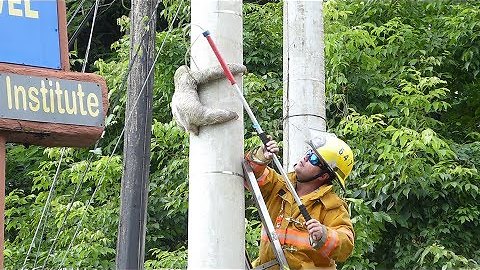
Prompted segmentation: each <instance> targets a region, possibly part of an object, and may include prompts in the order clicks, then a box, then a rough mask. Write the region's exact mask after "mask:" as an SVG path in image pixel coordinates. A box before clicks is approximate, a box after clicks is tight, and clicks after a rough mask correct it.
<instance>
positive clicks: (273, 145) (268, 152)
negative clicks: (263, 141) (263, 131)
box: [262, 135, 280, 160]
mask: <svg viewBox="0 0 480 270" xmlns="http://www.w3.org/2000/svg"><path fill="white" fill-rule="evenodd" d="M267 138H269V139H270V141H268V142H267V147H266V148H265V146H263V147H262V148H263V156H264V157H265V159H268V160H270V159H272V158H273V154H277V153H278V152H279V151H280V148H278V144H277V142H276V141H275V140H272V136H270V135H269V136H267Z"/></svg>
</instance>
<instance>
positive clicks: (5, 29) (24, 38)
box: [0, 0, 62, 69]
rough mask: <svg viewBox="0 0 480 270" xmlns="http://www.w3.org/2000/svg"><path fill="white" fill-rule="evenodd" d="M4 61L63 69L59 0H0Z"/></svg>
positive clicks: (0, 47)
mask: <svg viewBox="0 0 480 270" xmlns="http://www.w3.org/2000/svg"><path fill="white" fill-rule="evenodd" d="M0 40H1V42H0V62H4V63H11V64H18V65H27V66H35V67H43V68H51V69H61V68H62V65H61V60H60V35H59V28H58V11H57V1H56V0H0Z"/></svg>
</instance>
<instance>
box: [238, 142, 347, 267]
mask: <svg viewBox="0 0 480 270" xmlns="http://www.w3.org/2000/svg"><path fill="white" fill-rule="evenodd" d="M307 143H308V146H309V150H308V151H307V152H306V153H305V155H304V156H303V157H302V158H301V159H300V160H299V161H298V162H297V163H296V164H295V165H294V172H290V173H288V177H289V179H290V181H291V182H292V184H293V186H294V187H295V190H296V192H297V194H298V196H299V197H300V199H301V201H302V202H303V204H304V205H305V207H306V209H307V211H308V213H309V214H310V216H311V217H312V219H310V220H309V221H307V222H305V219H304V218H303V216H302V215H301V214H300V210H299V208H298V206H297V205H296V204H295V201H294V198H293V195H292V194H291V193H290V192H289V191H288V188H287V186H286V184H285V183H284V182H283V179H282V177H281V175H279V174H278V173H276V172H275V170H273V169H272V168H270V167H267V165H268V164H269V163H270V161H271V159H272V157H273V154H276V153H278V152H279V147H278V145H277V142H276V141H274V140H270V141H269V142H268V143H267V144H266V148H265V147H264V146H260V147H257V148H255V149H253V150H252V151H249V152H247V154H246V156H245V158H246V160H247V161H248V162H249V163H250V166H251V167H252V169H253V172H254V174H255V176H256V178H257V181H258V185H259V187H260V190H261V192H262V195H263V197H264V200H265V204H266V206H267V208H268V211H269V214H270V218H271V219H272V221H273V225H274V227H275V230H276V233H277V236H278V238H279V240H280V243H281V244H282V248H283V251H284V253H285V257H286V259H287V262H288V265H289V267H290V269H336V262H343V261H345V260H346V259H347V258H348V257H349V256H350V254H351V253H352V250H353V245H354V230H353V225H352V222H351V220H350V216H349V213H348V211H347V205H346V203H345V202H344V201H343V200H342V199H341V198H340V197H338V196H337V195H336V193H335V192H334V189H333V185H332V184H333V181H338V182H339V183H340V185H341V187H342V188H343V189H345V179H346V178H347V176H348V175H349V174H350V172H351V170H352V167H353V153H352V150H351V149H350V147H349V146H348V145H347V144H346V143H345V142H344V141H342V140H340V139H338V138H337V137H336V136H334V135H333V134H331V133H322V135H321V136H319V137H316V138H314V139H312V140H310V141H308V142H307ZM274 259H275V254H274V253H273V249H272V248H271V244H270V242H269V240H268V236H267V234H266V232H265V228H262V236H261V240H260V251H259V258H258V259H257V260H255V261H254V265H255V266H259V265H262V264H265V263H268V262H270V261H271V260H274Z"/></svg>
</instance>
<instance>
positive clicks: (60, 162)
mask: <svg viewBox="0 0 480 270" xmlns="http://www.w3.org/2000/svg"><path fill="white" fill-rule="evenodd" d="M61 152H62V154H61V156H60V161H59V166H57V171H56V173H55V177H54V178H53V182H52V186H51V187H50V191H49V192H48V197H47V202H46V203H45V206H44V207H43V211H42V215H41V217H40V221H39V222H38V226H37V229H36V230H35V234H34V235H33V239H32V243H31V244H30V247H29V248H28V252H27V256H25V261H24V262H23V266H22V270H23V269H25V265H26V264H27V260H28V256H29V255H30V252H31V251H32V247H33V244H34V243H35V238H36V237H37V234H38V230H39V229H40V225H41V224H42V220H43V217H44V216H45V213H46V211H47V207H48V205H49V204H50V200H51V199H52V194H53V191H54V190H55V184H56V183H57V178H58V174H59V172H60V164H62V160H63V155H64V154H65V147H64V148H62V151H61ZM40 243H41V239H40ZM39 245H40V244H39Z"/></svg>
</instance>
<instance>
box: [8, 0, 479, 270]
mask: <svg viewBox="0 0 480 270" xmlns="http://www.w3.org/2000/svg"><path fill="white" fill-rule="evenodd" d="M87 2H88V3H90V4H92V3H93V2H94V1H87ZM114 2H115V1H114ZM180 2H181V1H174V0H168V1H162V5H164V7H162V11H161V12H160V14H159V15H160V16H159V18H158V21H159V29H161V31H159V32H158V33H157V35H156V42H157V49H158V51H159V52H160V55H159V58H158V59H159V60H158V62H157V64H156V66H155V71H154V77H155V82H154V104H153V112H154V121H153V124H152V139H151V150H152V155H151V167H150V186H149V188H150V190H149V201H148V222H147V233H146V262H145V267H146V268H147V269H158V268H185V267H186V264H187V259H186V258H187V243H188V241H187V209H188V181H187V178H188V149H189V141H188V134H187V133H185V132H184V131H182V130H180V129H179V128H178V127H176V126H175V124H174V123H173V121H172V116H171V113H170V108H169V103H170V101H171V97H172V94H173V91H174V86H173V74H174V72H175V70H176V68H177V67H178V66H180V65H182V64H188V58H189V57H188V47H189V42H190V41H189V40H190V39H189V33H188V31H189V26H188V25H187V24H186V23H188V21H189V12H190V11H189V3H188V1H186V2H184V3H182V7H181V9H180V12H179V16H178V17H177V19H176V20H174V19H173V18H174V17H175V14H176V12H177V9H178V7H179V5H180ZM260 2H262V3H258V1H246V2H245V3H244V14H243V15H244V53H245V56H244V59H245V64H246V66H247V67H248V70H249V73H248V74H247V75H245V76H244V91H245V95H246V99H247V101H248V102H249V104H250V105H251V107H252V109H253V110H254V113H255V114H256V116H257V117H258V119H259V120H260V124H261V126H262V128H263V129H264V130H265V131H266V132H268V133H269V134H272V135H273V137H274V138H276V139H277V140H279V141H280V140H281V139H282V87H283V84H282V75H281V74H282V73H281V72H282V23H283V22H282V3H281V2H278V1H260ZM122 3H123V2H122V1H120V2H118V3H117V2H115V3H113V5H112V8H110V9H108V10H106V8H108V7H107V6H104V7H103V8H105V9H103V17H102V18H101V20H102V22H103V23H104V24H103V25H104V27H102V28H101V29H110V30H111V31H113V32H114V33H115V35H113V36H115V38H105V39H103V38H98V40H97V41H96V42H98V43H94V44H108V46H109V44H112V46H111V47H108V46H101V45H97V46H96V47H98V50H97V51H96V52H95V53H94V54H95V55H96V57H97V58H98V57H99V56H101V54H103V53H106V54H105V55H103V57H102V59H100V60H98V61H96V62H95V66H94V67H93V68H95V69H96V70H97V73H98V74H100V75H102V76H103V77H104V78H105V79H106V81H107V84H108V88H109V91H110V92H109V99H110V104H111V108H110V110H109V112H108V117H107V122H106V133H105V136H104V137H103V139H102V140H100V142H99V144H98V145H97V147H96V149H92V150H87V149H83V150H82V149H66V150H65V156H64V158H63V162H62V165H61V167H60V174H59V175H58V181H57V184H56V188H55V192H54V193H53V194H52V197H51V198H52V201H51V204H50V205H49V207H48V209H45V213H46V216H45V217H44V218H43V221H45V225H44V226H41V227H39V231H38V235H37V238H36V241H35V242H34V246H33V248H32V251H31V254H30V256H29V260H28V262H27V265H26V267H27V268H34V267H41V266H42V265H43V263H44V262H45V259H46V258H47V254H48V253H49V250H50V248H51V247H52V244H54V243H55V245H56V246H55V248H53V249H52V253H51V254H50V257H49V258H48V262H47V263H46V267H47V268H51V267H59V266H62V267H69V268H99V269H100V268H101V269H104V268H113V267H114V260H115V246H116V231H117V228H118V211H119V193H120V179H121V171H122V161H121V158H120V155H121V149H122V146H121V144H122V139H121V137H120V134H121V131H122V129H123V126H124V123H125V121H126V120H127V117H126V116H125V103H126V97H125V92H126V85H125V79H126V75H127V70H128V66H129V58H130V48H129V42H130V40H129V36H128V35H123V33H125V32H126V31H128V28H129V23H130V22H129V19H128V18H127V17H125V16H122V15H125V13H126V9H125V8H124V7H123V6H122ZM78 4H79V3H78V1H67V7H68V10H69V14H71V12H72V9H73V8H76V6H77V5H78ZM87 6H88V5H87ZM114 7H117V9H116V10H115V8H114ZM84 12H86V10H84ZM323 12H324V24H325V71H326V96H327V104H326V108H327V118H328V119H329V122H328V126H329V127H330V128H329V130H330V131H332V132H335V133H336V134H337V135H338V136H339V137H341V138H343V139H345V140H346V141H347V142H348V143H349V144H350V145H351V146H352V149H353V151H354V153H355V155H356V163H355V167H354V170H353V172H352V174H351V176H350V177H349V179H347V180H348V181H347V187H348V191H347V193H346V198H347V201H348V202H349V204H350V208H351V214H352V222H353V223H354V226H355V230H356V233H355V249H354V252H353V254H352V256H351V257H350V259H349V260H347V261H346V262H345V263H343V264H341V265H339V268H342V269H412V268H413V269H457V268H458V269H462V268H463V269H479V268H480V252H479V251H478V248H477V247H478V246H479V245H480V238H479V237H478V233H477V231H478V227H480V207H479V206H478V203H477V199H478V198H479V197H480V185H479V183H480V182H479V180H480V178H479V173H478V168H479V167H480V142H479V139H480V135H479V132H478V123H479V121H480V119H479V116H480V111H479V110H480V109H479V108H480V104H479V103H480V96H479V93H480V92H479V91H477V89H478V87H479V83H480V82H479V76H478V73H479V71H480V60H479V59H480V58H479V50H478V48H479V47H480V38H479V34H478V33H479V30H480V29H479V27H480V23H479V22H480V18H479V16H480V4H479V3H477V2H474V1H453V0H446V1H413V0H402V1H394V0H388V1H360V0H358V1H357V0H355V1H336V0H329V1H326V2H325V3H324V10H323ZM107 15H108V16H110V17H109V18H107V17H106V16H107ZM117 19H118V21H117V23H115V20H117ZM79 22H80V17H79V18H75V19H74V21H73V24H72V26H71V27H69V31H70V32H72V29H74V28H75V26H76V25H78V23H79ZM98 25H102V23H99V24H98ZM112 25H114V26H112ZM169 25H174V28H173V29H172V31H171V32H168V30H163V29H167V26H169ZM72 27H73V28H72ZM113 29H114V30H113ZM101 31H102V30H101ZM122 35H123V36H122ZM112 39H113V40H112ZM81 42H83V43H84V42H85V37H83V36H81V38H80V41H79V42H78V43H77V46H78V47H77V48H80V47H82V46H81ZM198 42H200V41H198ZM94 47H95V45H94ZM82 54H83V52H81V50H80V49H79V50H77V49H76V50H75V51H74V52H72V55H82ZM92 62H93V61H92ZM73 63H74V69H75V67H76V66H78V64H81V60H74V61H73ZM245 119H247V117H245ZM245 134H246V135H245V149H251V148H252V147H253V146H255V145H258V144H259V140H258V138H256V137H255V136H254V135H255V134H254V132H253V128H251V123H250V122H249V120H248V119H247V120H246V123H245ZM119 140H120V141H119ZM118 141H119V147H117V150H119V151H118V152H117V153H112V152H113V150H114V146H115V145H117V142H118ZM110 154H111V155H112V157H109V155H110ZM60 155H61V150H60V149H59V148H43V147H37V146H28V147H27V146H20V145H14V144H9V145H8V146H7V183H6V191H7V196H6V209H7V210H6V213H5V216H6V226H5V245H6V249H5V265H6V267H8V268H11V269H17V268H21V267H22V265H23V261H24V259H25V255H26V254H27V252H28V250H29V247H30V243H31V242H32V239H33V235H34V233H35V231H36V228H37V224H38V223H39V221H40V217H41V215H42V212H43V207H44V206H45V203H46V201H47V198H48V193H49V190H50V187H51V185H52V182H53V179H54V177H55V173H56V169H57V166H58V164H59V159H60ZM90 160H91V162H90ZM79 183H82V188H81V189H80V190H79V192H78V194H76V196H75V198H74V199H73V200H72V198H73V196H74V194H75V190H76V188H77V185H78V184H79ZM94 192H95V197H94V200H93V201H91V202H89V200H90V198H91V196H92V194H93V193H94ZM250 196H251V195H248V194H247V195H246V201H247V212H246V218H247V222H246V231H247V233H246V249H247V252H248V254H249V255H250V257H251V258H255V256H256V255H257V254H258V244H259V242H258V239H259V236H260V227H259V224H260V223H259V221H258V213H257V212H256V210H255V209H253V208H252V207H250V205H251V200H250ZM68 208H70V211H69V212H68V215H67V214H66V213H67V209H68ZM64 218H65V223H63V220H64ZM82 218H83V219H82ZM78 224H80V225H81V226H80V230H79V232H78V235H77V236H76V240H75V241H73V242H72V247H71V248H69V245H70V242H71V240H72V238H73V237H74V234H75V231H76V228H77V226H78ZM61 227H62V230H63V232H62V233H61V234H60V235H59V237H58V238H57V239H55V237H56V233H57V230H58V229H60V228H61ZM63 258H65V263H64V264H63V265H62V264H61V262H62V260H63Z"/></svg>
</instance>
